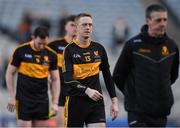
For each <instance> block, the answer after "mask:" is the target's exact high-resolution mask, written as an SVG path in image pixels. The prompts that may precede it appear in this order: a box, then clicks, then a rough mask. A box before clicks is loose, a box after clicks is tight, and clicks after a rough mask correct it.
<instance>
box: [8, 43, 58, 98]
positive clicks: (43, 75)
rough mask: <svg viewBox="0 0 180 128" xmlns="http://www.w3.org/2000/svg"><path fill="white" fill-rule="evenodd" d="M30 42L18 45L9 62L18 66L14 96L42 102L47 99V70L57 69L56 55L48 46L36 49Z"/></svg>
mask: <svg viewBox="0 0 180 128" xmlns="http://www.w3.org/2000/svg"><path fill="white" fill-rule="evenodd" d="M32 43H33V42H32V41H30V42H27V43H25V44H23V45H20V46H18V47H17V48H16V50H15V51H14V54H13V56H12V60H11V62H10V64H11V65H14V66H16V67H17V68H18V80H17V92H16V98H17V99H18V100H31V101H39V102H43V100H48V93H47V89H48V85H47V83H48V82H47V78H48V74H49V70H56V69H57V55H56V53H55V52H54V51H53V50H51V49H50V48H49V47H45V49H44V50H42V51H37V50H35V49H33V47H32Z"/></svg>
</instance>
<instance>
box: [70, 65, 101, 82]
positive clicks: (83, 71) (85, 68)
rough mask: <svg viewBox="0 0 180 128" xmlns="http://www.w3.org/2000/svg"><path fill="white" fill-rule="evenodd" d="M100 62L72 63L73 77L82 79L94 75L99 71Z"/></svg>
mask: <svg viewBox="0 0 180 128" xmlns="http://www.w3.org/2000/svg"><path fill="white" fill-rule="evenodd" d="M99 65H100V62H95V63H87V64H74V65H73V71H74V74H73V78H74V79H75V80H77V79H84V78H86V77H90V76H94V75H96V74H98V73H99Z"/></svg>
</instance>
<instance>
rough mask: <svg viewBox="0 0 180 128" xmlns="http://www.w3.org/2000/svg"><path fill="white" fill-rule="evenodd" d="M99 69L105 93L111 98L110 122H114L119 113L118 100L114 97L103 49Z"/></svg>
mask: <svg viewBox="0 0 180 128" xmlns="http://www.w3.org/2000/svg"><path fill="white" fill-rule="evenodd" d="M100 69H101V71H102V73H103V77H104V81H105V85H106V88H107V91H108V93H109V95H110V97H111V101H112V104H111V110H110V115H111V117H112V120H114V119H115V118H116V117H117V116H118V111H119V110H118V100H117V97H116V91H115V86H114V82H113V79H112V76H111V73H110V70H109V63H108V57H107V54H106V51H105V49H103V56H102V63H101V65H100Z"/></svg>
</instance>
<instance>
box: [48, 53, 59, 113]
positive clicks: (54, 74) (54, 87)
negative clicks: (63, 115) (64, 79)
mask: <svg viewBox="0 0 180 128" xmlns="http://www.w3.org/2000/svg"><path fill="white" fill-rule="evenodd" d="M49 73H50V74H49V75H50V80H51V88H50V89H51V95H52V105H51V109H52V111H53V113H55V114H57V111H58V99H59V95H60V87H61V84H60V79H59V71H58V67H57V54H56V53H55V52H53V53H52V54H51V57H50V67H49Z"/></svg>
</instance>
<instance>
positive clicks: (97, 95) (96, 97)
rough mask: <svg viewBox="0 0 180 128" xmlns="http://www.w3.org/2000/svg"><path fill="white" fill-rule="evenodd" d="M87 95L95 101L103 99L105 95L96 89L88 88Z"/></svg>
mask: <svg viewBox="0 0 180 128" xmlns="http://www.w3.org/2000/svg"><path fill="white" fill-rule="evenodd" d="M85 93H86V95H88V96H89V98H91V99H92V100H94V101H98V100H100V99H103V95H102V94H101V93H100V92H98V91H97V90H95V89H91V88H87V89H86V91H85Z"/></svg>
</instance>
